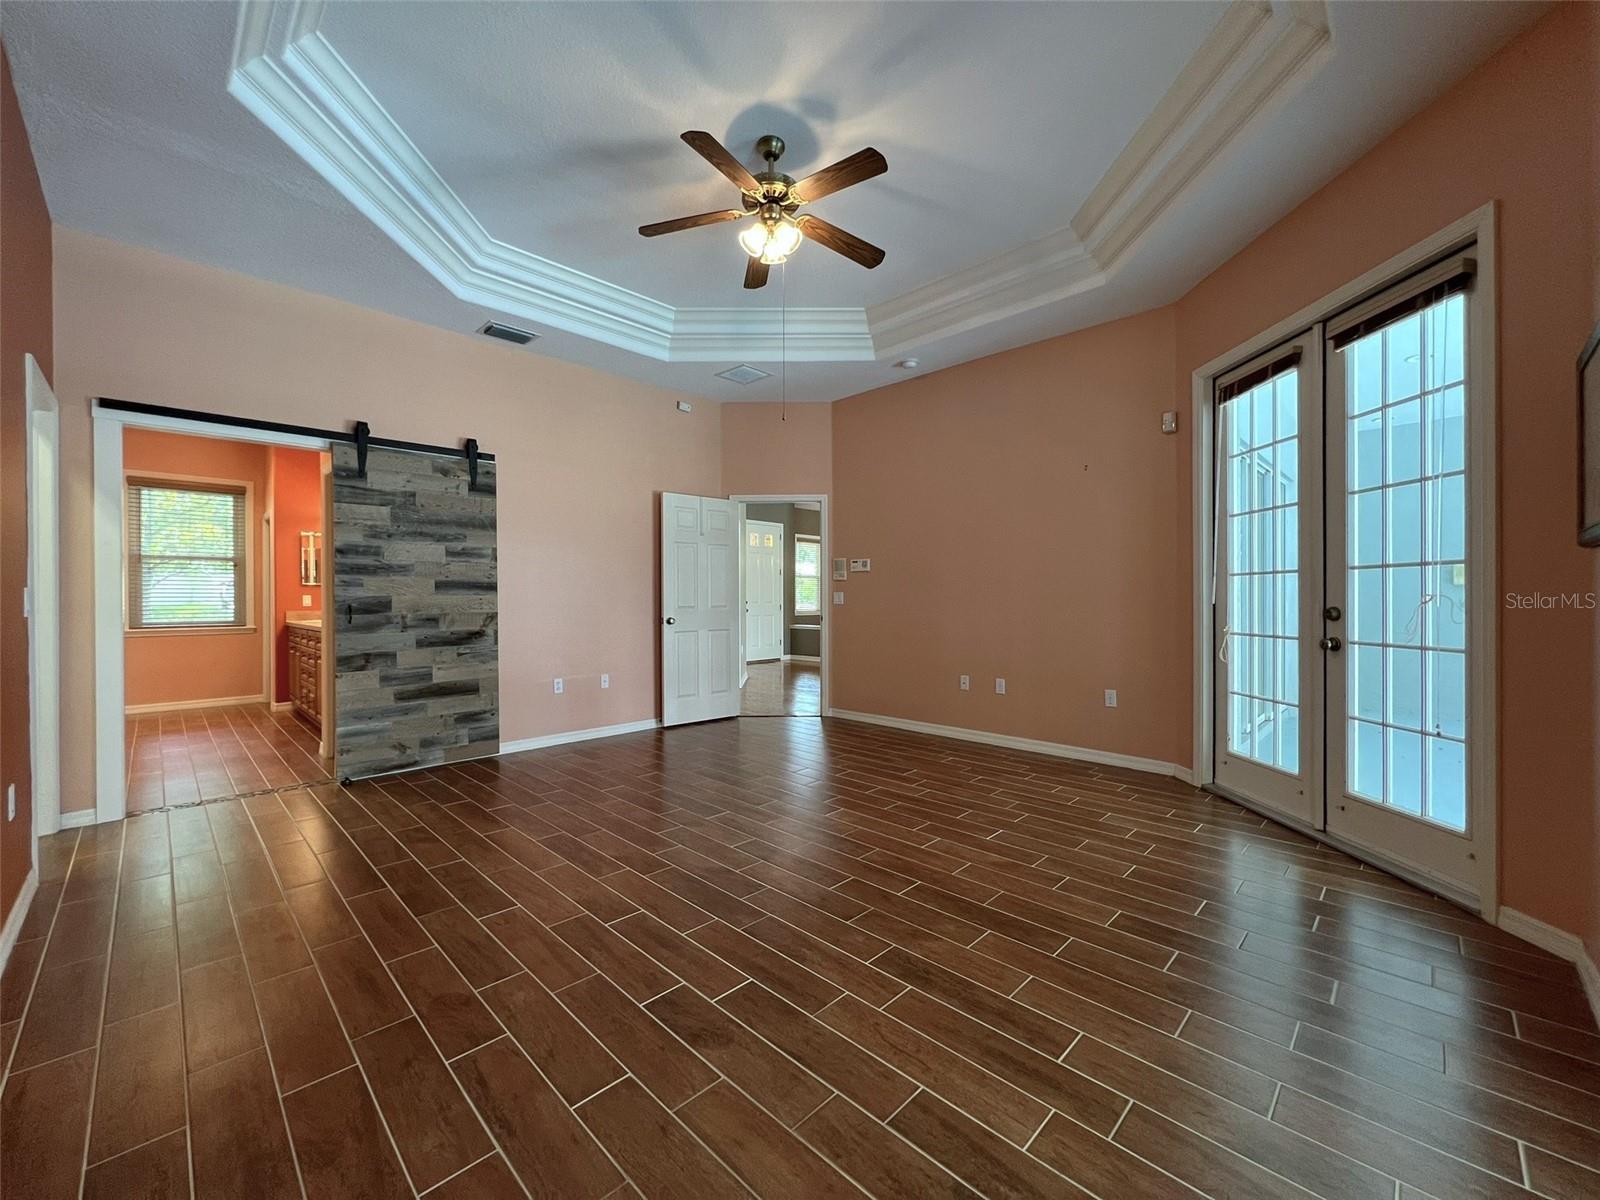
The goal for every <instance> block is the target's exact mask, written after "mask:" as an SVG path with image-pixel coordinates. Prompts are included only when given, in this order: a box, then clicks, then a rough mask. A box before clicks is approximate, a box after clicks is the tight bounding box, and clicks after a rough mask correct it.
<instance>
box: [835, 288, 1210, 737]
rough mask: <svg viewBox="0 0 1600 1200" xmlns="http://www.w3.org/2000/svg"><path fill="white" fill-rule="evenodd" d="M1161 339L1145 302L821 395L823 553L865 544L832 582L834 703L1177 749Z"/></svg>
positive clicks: (1172, 476)
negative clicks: (1005, 347) (899, 376)
mask: <svg viewBox="0 0 1600 1200" xmlns="http://www.w3.org/2000/svg"><path fill="white" fill-rule="evenodd" d="M1175 337H1176V325H1175V321H1174V313H1173V310H1172V309H1171V308H1164V309H1158V310H1156V311H1154V312H1148V313H1142V314H1140V315H1139V316H1135V317H1129V318H1127V319H1125V320H1122V321H1115V322H1112V323H1111V324H1108V325H1101V326H1098V327H1097V328H1094V329H1088V330H1083V331H1081V332H1078V333H1072V334H1068V335H1067V336H1065V337H1059V338H1054V339H1052V340H1050V341H1045V342H1038V343H1036V344H1034V345H1031V346H1024V347H1022V348H1021V349H1017V350H1009V351H1006V352H1005V353H1003V354H998V355H995V356H993V357H991V358H985V359H980V360H978V361H976V362H971V363H966V364H964V365H962V366H958V367H951V368H949V369H947V370H943V371H937V372H934V373H932V374H929V375H926V376H922V377H920V378H917V379H911V380H908V381H906V382H905V383H900V384H896V385H894V386H892V387H886V388H881V389H879V390H877V391H872V392H867V393H864V394H862V395H859V396H854V397H851V398H849V399H846V400H841V401H839V402H837V403H836V404H835V405H834V415H833V489H834V511H833V529H834V534H835V538H836V540H835V543H834V549H833V554H835V555H839V556H844V557H848V558H871V559H872V570H871V571H870V572H869V573H866V574H852V575H851V576H850V577H849V580H848V582H845V583H834V584H831V587H832V588H834V589H836V590H843V591H844V592H845V603H844V605H843V606H842V607H840V606H831V607H830V608H829V610H828V611H829V612H830V613H831V614H832V616H833V622H834V625H833V654H832V658H833V664H832V665H833V684H832V694H831V701H832V705H833V707H834V708H838V709H845V710H851V711H856V712H866V713H877V714H882V715H890V716H896V717H906V718H911V719H913V720H917V721H927V722H932V723H934V724H939V725H955V726H960V727H963V728H967V729H979V730H987V731H991V732H998V733H1005V734H1010V735H1013V736H1019V737H1027V738H1036V739H1040V740H1044V741H1051V742H1059V743H1065V744H1067V745H1073V746H1080V747H1089V748H1093V749H1096V750H1109V751H1113V752H1117V753H1122V754H1130V755H1137V756H1140V757H1144V758H1153V759H1157V760H1160V761H1163V762H1177V763H1187V761H1188V758H1187V755H1188V742H1189V738H1188V734H1187V729H1188V724H1189V696H1188V693H1187V692H1185V691H1182V690H1180V689H1179V688H1177V687H1175V686H1174V685H1173V664H1174V662H1176V661H1179V660H1181V659H1182V657H1183V656H1184V655H1186V654H1188V652H1189V637H1188V622H1189V596H1188V593H1187V592H1186V591H1184V590H1182V589H1180V588H1179V587H1177V586H1176V585H1175V572H1174V563H1176V562H1177V560H1179V559H1180V558H1182V556H1183V555H1184V554H1185V553H1187V550H1188V538H1187V531H1186V530H1185V528H1184V527H1183V526H1182V525H1181V524H1180V523H1179V521H1178V520H1177V515H1176V514H1177V512H1178V510H1179V496H1178V494H1177V489H1178V487H1179V486H1180V484H1179V463H1180V460H1181V459H1182V458H1183V456H1184V455H1185V454H1186V453H1187V452H1188V451H1187V446H1186V443H1185V442H1184V441H1183V440H1182V439H1180V438H1177V437H1172V436H1168V435H1163V434H1162V433H1161V429H1160V425H1161V412H1162V410H1163V409H1167V408H1170V407H1172V363H1173V355H1174V349H1175ZM963 674H966V675H970V676H971V677H972V689H971V691H968V692H962V691H960V690H959V688H958V686H957V680H958V677H959V676H960V675H963ZM996 676H999V677H1001V678H1003V679H1005V680H1006V694H1005V695H1003V696H1000V695H996V694H995V690H994V680H995V677H996ZM1106 688H1116V689H1117V690H1118V707H1117V708H1114V709H1111V708H1106V707H1105V705H1104V689H1106Z"/></svg>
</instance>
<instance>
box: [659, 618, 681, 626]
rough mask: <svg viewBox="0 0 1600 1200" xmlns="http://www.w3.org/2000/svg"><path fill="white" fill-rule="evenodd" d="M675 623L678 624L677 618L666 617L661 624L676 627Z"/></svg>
mask: <svg viewBox="0 0 1600 1200" xmlns="http://www.w3.org/2000/svg"><path fill="white" fill-rule="evenodd" d="M677 623H678V618H677V617H668V618H667V619H666V620H665V621H664V622H663V624H666V625H676V624H677Z"/></svg>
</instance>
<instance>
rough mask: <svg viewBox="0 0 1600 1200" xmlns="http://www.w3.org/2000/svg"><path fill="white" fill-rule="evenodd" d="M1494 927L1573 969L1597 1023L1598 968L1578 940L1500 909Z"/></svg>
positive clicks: (1511, 910)
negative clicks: (1576, 969) (1548, 952)
mask: <svg viewBox="0 0 1600 1200" xmlns="http://www.w3.org/2000/svg"><path fill="white" fill-rule="evenodd" d="M1495 924H1496V925H1498V926H1500V928H1501V929H1504V930H1505V931H1506V932H1507V933H1509V934H1511V935H1512V936H1514V937H1519V938H1521V939H1522V940H1523V941H1525V942H1532V943H1533V944H1534V945H1535V946H1538V947H1539V948H1540V949H1541V950H1548V951H1550V953H1551V954H1554V955H1556V956H1557V957H1559V958H1564V959H1566V960H1567V961H1568V962H1569V963H1571V964H1572V965H1573V966H1575V967H1577V968H1578V978H1580V979H1581V980H1583V992H1584V995H1586V996H1588V997H1589V1008H1590V1009H1591V1010H1592V1011H1593V1012H1594V1017H1595V1022H1596V1023H1597V1024H1600V967H1597V966H1595V962H1594V959H1592V958H1590V957H1589V948H1588V947H1587V946H1585V945H1584V944H1583V939H1582V938H1581V937H1579V936H1578V935H1577V934H1575V933H1568V932H1567V931H1566V930H1565V929H1557V928H1556V927H1555V926H1554V925H1551V924H1549V923H1547V922H1545V921H1541V920H1539V918H1538V917H1530V916H1529V915H1528V914H1527V913H1525V912H1518V911H1517V910H1516V909H1514V908H1504V907H1502V908H1501V909H1500V916H1499V919H1498V920H1496V921H1495Z"/></svg>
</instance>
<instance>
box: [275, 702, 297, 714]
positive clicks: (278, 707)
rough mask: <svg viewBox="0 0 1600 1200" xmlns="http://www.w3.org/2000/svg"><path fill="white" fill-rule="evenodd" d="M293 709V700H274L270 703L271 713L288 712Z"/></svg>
mask: <svg viewBox="0 0 1600 1200" xmlns="http://www.w3.org/2000/svg"><path fill="white" fill-rule="evenodd" d="M293 707H294V701H293V700H274V701H273V702H272V711H273V712H288V711H289V710H290V709H291V708H293Z"/></svg>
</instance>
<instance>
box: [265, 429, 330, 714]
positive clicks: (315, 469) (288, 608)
mask: <svg viewBox="0 0 1600 1200" xmlns="http://www.w3.org/2000/svg"><path fill="white" fill-rule="evenodd" d="M269 455H270V458H269V462H270V463H271V467H272V543H273V568H272V575H273V584H274V599H273V600H272V601H269V603H272V605H273V607H272V610H271V612H270V614H269V624H270V627H271V630H272V653H273V656H274V658H275V660H276V663H277V666H276V669H275V670H274V672H273V681H272V686H273V696H272V698H273V699H274V700H275V701H277V702H279V703H286V702H287V701H288V699H289V626H288V625H287V624H286V623H285V621H284V618H285V617H286V616H287V615H288V614H289V613H306V614H309V615H311V616H318V615H320V614H321V612H322V588H321V586H319V585H316V584H309V583H301V582H300V534H301V532H302V531H304V530H311V531H315V532H318V533H320V532H322V455H320V454H318V453H317V452H316V451H314V450H295V449H293V448H291V447H289V446H272V447H270V448H269ZM324 549H326V545H324ZM320 557H321V560H322V564H323V567H324V569H326V566H327V562H328V556H327V554H326V553H324V554H322V555H320Z"/></svg>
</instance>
